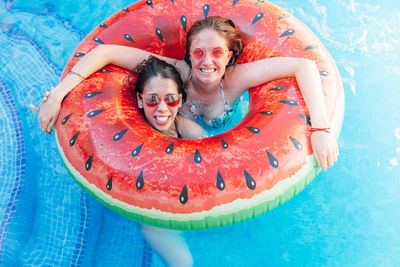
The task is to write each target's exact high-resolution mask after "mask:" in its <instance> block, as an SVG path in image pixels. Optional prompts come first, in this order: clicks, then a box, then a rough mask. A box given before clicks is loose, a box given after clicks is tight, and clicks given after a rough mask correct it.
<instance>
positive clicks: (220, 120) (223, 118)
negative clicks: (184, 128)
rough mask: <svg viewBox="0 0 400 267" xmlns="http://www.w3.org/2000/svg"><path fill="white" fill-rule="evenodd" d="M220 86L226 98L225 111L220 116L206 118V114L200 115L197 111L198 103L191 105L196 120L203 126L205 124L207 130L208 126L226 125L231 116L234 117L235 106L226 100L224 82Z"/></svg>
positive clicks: (213, 127)
mask: <svg viewBox="0 0 400 267" xmlns="http://www.w3.org/2000/svg"><path fill="white" fill-rule="evenodd" d="M219 87H220V88H221V93H222V97H223V98H224V105H225V108H224V111H223V112H222V114H221V115H219V116H218V117H216V118H214V119H212V120H205V119H204V115H200V114H198V113H197V110H196V105H195V104H194V103H192V105H191V106H190V111H191V112H192V114H193V117H194V119H195V121H196V122H197V123H199V124H200V125H201V126H203V128H205V129H206V130H207V128H212V129H215V128H220V127H222V126H224V125H227V124H228V123H229V122H230V121H231V118H232V112H233V108H232V107H231V106H229V105H228V102H227V101H226V98H225V94H224V89H223V88H222V82H221V83H220V84H219ZM204 126H208V127H204Z"/></svg>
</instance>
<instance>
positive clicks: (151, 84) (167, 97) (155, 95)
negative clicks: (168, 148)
mask: <svg viewBox="0 0 400 267" xmlns="http://www.w3.org/2000/svg"><path fill="white" fill-rule="evenodd" d="M157 103H158V104H157ZM138 105H139V108H143V111H144V115H145V116H146V118H147V120H148V121H149V123H150V124H151V125H152V126H153V127H154V128H156V129H157V130H158V131H160V132H166V131H168V130H171V129H172V127H173V125H174V120H175V117H176V115H177V113H178V109H179V107H181V106H182V95H180V94H178V86H177V84H176V82H175V81H174V80H172V79H168V78H161V77H159V76H155V77H153V78H151V79H150V80H148V81H147V82H146V83H145V85H144V88H143V93H142V95H141V96H138Z"/></svg>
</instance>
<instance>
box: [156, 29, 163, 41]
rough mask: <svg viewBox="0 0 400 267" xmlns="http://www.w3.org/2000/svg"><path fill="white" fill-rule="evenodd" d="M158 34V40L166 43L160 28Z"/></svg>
mask: <svg viewBox="0 0 400 267" xmlns="http://www.w3.org/2000/svg"><path fill="white" fill-rule="evenodd" d="M156 34H157V36H158V38H160V40H161V42H164V40H163V36H162V33H161V30H160V29H159V28H157V29H156Z"/></svg>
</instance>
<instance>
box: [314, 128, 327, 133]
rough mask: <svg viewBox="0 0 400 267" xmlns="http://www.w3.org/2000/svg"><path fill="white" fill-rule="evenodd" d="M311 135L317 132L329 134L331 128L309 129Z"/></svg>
mask: <svg viewBox="0 0 400 267" xmlns="http://www.w3.org/2000/svg"><path fill="white" fill-rule="evenodd" d="M310 131H311V132H312V133H313V132H318V131H323V132H326V133H330V132H331V128H329V127H328V128H311V130H310Z"/></svg>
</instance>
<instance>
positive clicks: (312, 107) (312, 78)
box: [296, 60, 329, 128]
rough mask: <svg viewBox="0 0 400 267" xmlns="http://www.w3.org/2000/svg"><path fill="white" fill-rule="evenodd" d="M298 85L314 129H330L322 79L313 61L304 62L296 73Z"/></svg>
mask: <svg viewBox="0 0 400 267" xmlns="http://www.w3.org/2000/svg"><path fill="white" fill-rule="evenodd" d="M296 79H297V83H298V85H299V87H300V90H301V93H302V95H303V98H304V101H305V103H306V106H307V108H308V111H309V112H310V118H311V124H312V127H316V128H326V127H329V121H328V118H327V115H326V109H325V102H324V97H323V91H322V83H321V77H320V75H319V71H318V68H317V66H316V64H315V63H314V62H313V61H310V60H302V62H301V66H300V67H299V68H298V70H297V71H296Z"/></svg>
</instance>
